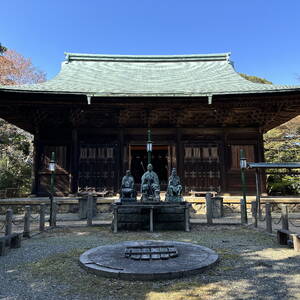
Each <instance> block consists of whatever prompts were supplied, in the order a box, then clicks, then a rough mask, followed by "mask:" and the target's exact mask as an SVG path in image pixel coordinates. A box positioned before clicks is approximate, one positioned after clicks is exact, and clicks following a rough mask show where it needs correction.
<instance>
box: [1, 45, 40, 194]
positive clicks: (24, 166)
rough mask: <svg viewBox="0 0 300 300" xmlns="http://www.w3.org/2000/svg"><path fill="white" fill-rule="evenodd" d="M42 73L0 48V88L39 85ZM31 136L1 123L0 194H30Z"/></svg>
mask: <svg viewBox="0 0 300 300" xmlns="http://www.w3.org/2000/svg"><path fill="white" fill-rule="evenodd" d="M44 80H45V73H44V72H42V71H39V70H37V69H36V68H35V67H34V66H33V65H32V63H31V60H30V59H28V58H25V57H23V56H22V55H21V54H19V53H17V52H16V51H14V50H11V49H7V48H6V47H4V46H2V45H1V44H0V85H12V84H27V83H38V82H42V81H44ZM32 152H33V147H32V136H31V135H30V134H29V133H27V132H25V131H24V130H22V129H20V128H18V127H16V126H14V125H12V124H9V123H7V122H6V121H4V120H2V119H0V190H1V189H5V188H16V189H18V190H19V191H20V193H21V194H24V193H25V194H26V193H28V192H29V191H30V185H31V168H32Z"/></svg>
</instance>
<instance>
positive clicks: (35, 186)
mask: <svg viewBox="0 0 300 300" xmlns="http://www.w3.org/2000/svg"><path fill="white" fill-rule="evenodd" d="M40 148H41V147H40V134H39V130H38V129H36V132H35V135H34V141H33V164H32V183H31V194H33V195H37V194H38V191H39V169H40V153H41V151H40Z"/></svg>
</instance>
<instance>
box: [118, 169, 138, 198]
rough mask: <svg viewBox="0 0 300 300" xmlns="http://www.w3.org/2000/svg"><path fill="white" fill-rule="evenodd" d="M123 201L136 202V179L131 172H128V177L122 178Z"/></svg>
mask: <svg viewBox="0 0 300 300" xmlns="http://www.w3.org/2000/svg"><path fill="white" fill-rule="evenodd" d="M121 200H122V201H124V200H125V201H126V200H128V201H130V200H131V201H135V200H136V193H135V189H134V179H133V177H132V175H131V173H130V170H127V171H126V175H125V176H124V177H123V178H122V185H121Z"/></svg>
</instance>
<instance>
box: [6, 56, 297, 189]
mask: <svg viewBox="0 0 300 300" xmlns="http://www.w3.org/2000/svg"><path fill="white" fill-rule="evenodd" d="M229 58H230V54H229V53H225V54H208V55H170V56H169V55H168V56H131V55H94V54H74V53H66V59H65V61H64V62H63V63H62V67H61V71H60V72H59V74H58V75H57V76H56V77H55V78H53V79H51V80H49V81H46V82H44V83H38V84H32V85H20V86H2V87H1V88H0V117H1V118H3V119H5V120H7V121H8V122H10V123H12V124H15V125H16V126H18V127H20V128H22V129H24V130H26V131H28V132H30V133H32V134H33V135H34V180H33V185H32V193H33V194H36V195H45V194H47V192H48V190H49V182H50V171H49V170H48V163H49V159H50V156H51V152H55V154H56V160H57V168H56V191H57V195H68V194H76V193H77V192H78V191H79V190H82V189H85V188H86V187H90V188H95V189H96V190H99V191H101V190H104V189H106V190H108V191H112V192H114V193H117V192H119V188H120V181H121V178H122V177H123V175H124V174H125V171H126V170H127V169H130V170H131V173H132V175H133V176H134V179H135V182H136V183H137V185H139V184H140V180H141V176H142V174H143V173H144V171H145V169H146V166H147V153H146V141H147V129H148V128H150V129H151V134H152V136H151V139H152V141H153V152H152V163H153V167H154V171H155V172H156V173H157V174H158V176H159V178H160V182H161V190H164V189H166V186H167V178H168V176H169V174H170V172H171V170H172V168H173V167H176V168H177V173H178V175H179V176H180V178H181V181H182V185H183V188H184V191H185V192H188V191H190V190H197V191H209V190H211V191H217V192H219V193H221V194H236V193H240V190H241V187H240V169H239V151H240V149H241V148H242V149H244V150H245V153H246V158H247V160H248V161H250V162H262V161H264V146H263V133H265V132H266V131H268V130H270V129H272V128H273V127H276V126H278V125H280V124H282V123H284V122H286V121H288V120H290V119H292V118H293V117H295V116H297V115H299V114H300V87H299V86H298V87H297V86H285V85H272V84H260V83H253V82H250V81H248V80H246V79H244V78H242V77H241V76H240V75H239V74H238V73H237V72H236V71H235V70H234V67H233V64H232V62H231V61H230V59H229ZM261 180H262V183H263V180H264V178H263V176H261ZM247 182H248V191H249V192H251V191H253V192H254V189H255V178H254V174H252V173H251V171H249V172H248V175H247Z"/></svg>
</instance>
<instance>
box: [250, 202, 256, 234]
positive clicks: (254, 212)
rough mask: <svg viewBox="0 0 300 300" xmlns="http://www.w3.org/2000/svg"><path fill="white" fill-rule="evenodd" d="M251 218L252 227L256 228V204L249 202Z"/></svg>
mask: <svg viewBox="0 0 300 300" xmlns="http://www.w3.org/2000/svg"><path fill="white" fill-rule="evenodd" d="M251 211H252V218H253V219H254V222H253V224H254V227H255V228H257V202H256V201H251Z"/></svg>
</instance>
